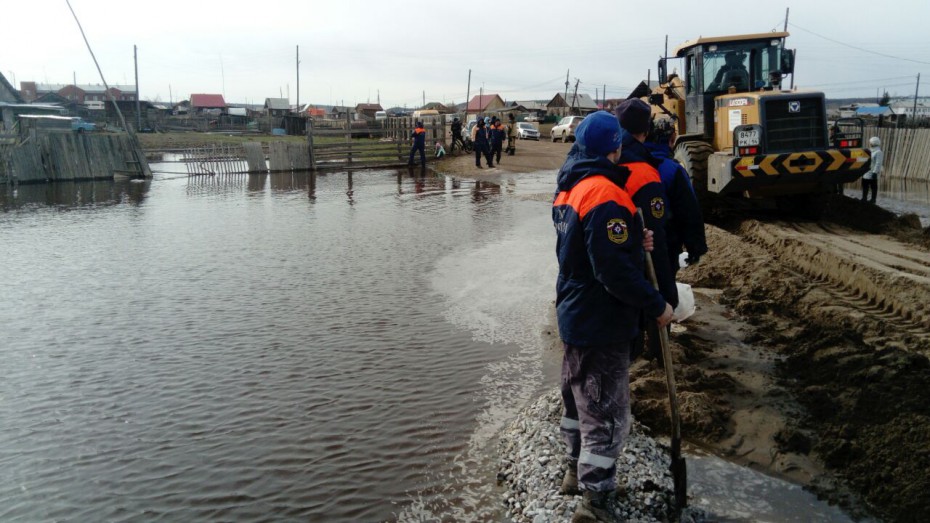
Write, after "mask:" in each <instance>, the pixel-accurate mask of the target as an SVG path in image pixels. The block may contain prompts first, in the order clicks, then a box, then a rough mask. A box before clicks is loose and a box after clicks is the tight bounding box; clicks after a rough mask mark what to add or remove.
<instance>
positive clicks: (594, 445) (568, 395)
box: [560, 342, 631, 491]
mask: <svg viewBox="0 0 930 523" xmlns="http://www.w3.org/2000/svg"><path fill="white" fill-rule="evenodd" d="M563 345H564V350H565V354H564V355H563V358H562V402H563V405H564V408H565V411H564V414H563V416H562V423H561V427H560V431H561V433H562V438H563V439H564V440H565V446H566V451H567V457H568V461H569V466H575V467H577V472H578V486H579V487H580V488H581V489H582V490H591V491H610V490H613V489H615V488H616V486H617V484H616V478H615V477H614V476H615V475H616V472H617V457H618V456H619V455H620V451H621V450H622V449H623V443H624V441H625V440H626V437H627V435H629V433H630V422H631V418H630V344H629V342H627V343H621V344H616V345H611V346H603V347H575V346H572V345H568V344H563Z"/></svg>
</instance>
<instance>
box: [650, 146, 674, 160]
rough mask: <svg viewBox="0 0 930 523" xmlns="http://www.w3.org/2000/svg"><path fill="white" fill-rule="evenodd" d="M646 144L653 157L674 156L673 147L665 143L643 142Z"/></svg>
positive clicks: (667, 157)
mask: <svg viewBox="0 0 930 523" xmlns="http://www.w3.org/2000/svg"><path fill="white" fill-rule="evenodd" d="M643 145H645V146H646V150H648V151H649V154H651V155H652V156H653V157H655V158H658V159H660V160H671V159H672V157H673V153H672V148H671V147H669V146H668V144H665V143H655V142H646V143H645V144H643Z"/></svg>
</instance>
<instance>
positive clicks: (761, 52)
mask: <svg viewBox="0 0 930 523" xmlns="http://www.w3.org/2000/svg"><path fill="white" fill-rule="evenodd" d="M787 36H788V33H786V32H773V33H760V34H751V35H740V36H728V37H712V38H698V39H697V40H692V41H690V42H685V43H684V44H682V45H681V46H680V47H679V48H678V49H676V50H675V55H676V58H680V59H681V60H682V61H683V62H684V63H683V64H682V65H683V69H684V75H683V78H682V80H683V83H684V89H685V122H684V127H685V129H684V130H683V133H682V134H689V135H696V134H697V135H703V137H704V138H706V139H708V140H710V139H712V138H713V134H714V112H715V99H716V98H717V97H718V96H720V95H723V94H727V93H731V92H735V93H739V92H749V91H759V90H780V89H781V87H782V81H783V79H784V77H785V76H786V75H788V74H792V72H793V71H794V51H793V50H790V49H785V38H786V37H787ZM666 69H667V66H666V65H665V60H664V59H663V60H661V61H660V66H659V74H660V78H664V77H665V76H666V75H665V73H664V71H665V70H666Z"/></svg>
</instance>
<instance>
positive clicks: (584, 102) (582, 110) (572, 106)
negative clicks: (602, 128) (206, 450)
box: [546, 93, 598, 116]
mask: <svg viewBox="0 0 930 523" xmlns="http://www.w3.org/2000/svg"><path fill="white" fill-rule="evenodd" d="M597 109H598V107H597V103H595V102H594V99H593V98H591V95H588V94H574V93H572V94H569V95H568V98H567V99H566V98H565V97H564V96H562V93H556V95H555V96H553V97H552V100H550V101H549V103H548V104H546V110H547V112H548V113H549V114H553V115H556V116H569V115H573V114H574V115H586V114H589V113H593V112H594V111H597Z"/></svg>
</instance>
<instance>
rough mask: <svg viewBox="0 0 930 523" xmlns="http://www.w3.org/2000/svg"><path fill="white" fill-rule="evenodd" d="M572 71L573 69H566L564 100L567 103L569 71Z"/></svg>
mask: <svg viewBox="0 0 930 523" xmlns="http://www.w3.org/2000/svg"><path fill="white" fill-rule="evenodd" d="M570 71H571V69H566V70H565V99H564V100H565V103H568V73H569V72H570Z"/></svg>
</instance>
